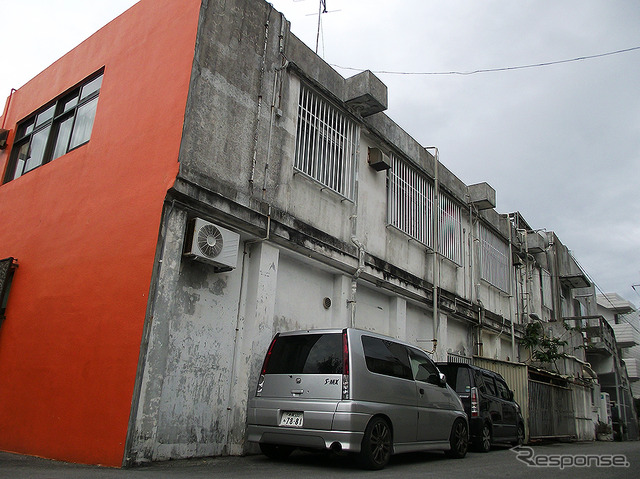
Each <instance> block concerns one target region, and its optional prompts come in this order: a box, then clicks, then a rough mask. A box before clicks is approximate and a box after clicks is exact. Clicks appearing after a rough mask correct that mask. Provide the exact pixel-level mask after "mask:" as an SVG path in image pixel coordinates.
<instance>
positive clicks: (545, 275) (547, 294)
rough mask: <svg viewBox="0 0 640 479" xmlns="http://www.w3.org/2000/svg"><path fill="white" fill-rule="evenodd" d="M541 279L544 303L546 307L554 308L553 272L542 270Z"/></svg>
mask: <svg viewBox="0 0 640 479" xmlns="http://www.w3.org/2000/svg"><path fill="white" fill-rule="evenodd" d="M540 280H541V282H542V305H543V306H544V307H545V308H548V309H553V301H552V298H551V274H550V273H549V272H548V271H547V270H545V269H541V270H540Z"/></svg>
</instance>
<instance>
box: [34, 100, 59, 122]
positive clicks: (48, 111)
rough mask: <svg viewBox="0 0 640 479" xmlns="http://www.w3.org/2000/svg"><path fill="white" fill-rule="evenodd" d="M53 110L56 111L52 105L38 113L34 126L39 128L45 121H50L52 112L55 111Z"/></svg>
mask: <svg viewBox="0 0 640 479" xmlns="http://www.w3.org/2000/svg"><path fill="white" fill-rule="evenodd" d="M55 109H56V106H55V105H52V106H50V107H49V108H47V109H46V110H45V111H43V112H42V113H40V114H39V115H38V118H37V119H36V126H40V125H42V124H44V123H46V122H47V121H49V120H51V118H53V112H54V111H55Z"/></svg>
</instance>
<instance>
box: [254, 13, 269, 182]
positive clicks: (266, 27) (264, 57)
mask: <svg viewBox="0 0 640 479" xmlns="http://www.w3.org/2000/svg"><path fill="white" fill-rule="evenodd" d="M272 10H273V5H271V6H270V8H269V15H267V21H266V22H265V24H264V46H263V48H262V62H261V63H260V76H259V79H258V111H257V112H256V127H255V130H254V132H253V156H252V158H251V175H250V176H249V183H251V184H252V185H253V181H254V179H255V173H256V163H257V157H258V133H259V130H260V115H261V114H262V88H263V86H264V71H265V64H266V62H267V46H268V45H269V19H270V18H271V12H272Z"/></svg>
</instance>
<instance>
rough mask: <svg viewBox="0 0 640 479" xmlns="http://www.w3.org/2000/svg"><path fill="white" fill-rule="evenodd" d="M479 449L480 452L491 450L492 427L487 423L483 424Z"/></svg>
mask: <svg viewBox="0 0 640 479" xmlns="http://www.w3.org/2000/svg"><path fill="white" fill-rule="evenodd" d="M478 450H479V451H480V452H489V451H490V450H491V429H490V428H489V425H488V424H486V423H485V424H484V425H483V426H482V432H481V433H480V440H479V441H478Z"/></svg>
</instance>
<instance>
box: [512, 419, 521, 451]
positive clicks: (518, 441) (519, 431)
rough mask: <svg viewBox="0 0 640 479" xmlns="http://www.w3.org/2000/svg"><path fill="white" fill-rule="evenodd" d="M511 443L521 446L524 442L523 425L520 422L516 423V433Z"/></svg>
mask: <svg viewBox="0 0 640 479" xmlns="http://www.w3.org/2000/svg"><path fill="white" fill-rule="evenodd" d="M512 444H513V445H514V446H522V445H523V444H524V426H523V425H522V424H518V434H517V436H516V440H515V441H513V443H512Z"/></svg>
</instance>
